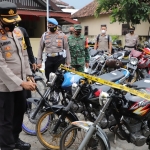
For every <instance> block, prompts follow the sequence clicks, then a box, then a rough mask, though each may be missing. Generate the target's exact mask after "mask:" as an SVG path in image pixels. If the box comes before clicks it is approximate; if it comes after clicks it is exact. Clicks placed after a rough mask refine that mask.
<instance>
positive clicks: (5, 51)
mask: <svg viewBox="0 0 150 150" xmlns="http://www.w3.org/2000/svg"><path fill="white" fill-rule="evenodd" d="M13 53H14V50H12V48H11V46H10V45H6V46H2V55H3V57H4V58H5V60H12V59H13Z"/></svg>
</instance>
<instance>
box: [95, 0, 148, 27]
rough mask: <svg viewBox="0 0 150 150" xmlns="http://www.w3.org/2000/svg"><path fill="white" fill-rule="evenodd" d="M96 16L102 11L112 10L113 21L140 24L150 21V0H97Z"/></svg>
mask: <svg viewBox="0 0 150 150" xmlns="http://www.w3.org/2000/svg"><path fill="white" fill-rule="evenodd" d="M96 1H97V3H98V5H97V9H96V11H95V16H96V17H98V16H99V14H100V12H102V11H111V12H112V13H111V22H112V23H113V22H116V21H118V22H120V23H131V24H133V25H134V24H140V23H141V21H149V23H150V0H96Z"/></svg>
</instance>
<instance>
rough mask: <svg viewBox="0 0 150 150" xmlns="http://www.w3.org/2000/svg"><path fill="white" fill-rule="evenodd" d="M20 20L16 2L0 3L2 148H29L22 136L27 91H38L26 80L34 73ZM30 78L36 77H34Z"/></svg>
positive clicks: (7, 149) (3, 149) (0, 121)
mask: <svg viewBox="0 0 150 150" xmlns="http://www.w3.org/2000/svg"><path fill="white" fill-rule="evenodd" d="M20 20H21V18H20V16H19V15H17V6H16V5H15V4H14V3H11V2H7V1H3V2H0V148H1V150H13V149H26V150H28V149H30V147H31V145H30V144H28V143H25V142H23V141H21V140H20V139H19V134H20V132H21V131H22V122H23V115H24V112H25V110H26V99H25V96H24V90H23V89H26V90H35V86H36V85H35V83H33V82H27V81H26V77H27V76H30V75H32V72H31V70H30V66H29V62H28V55H27V50H26V49H24V47H23V43H24V41H23V35H22V34H21V31H20V29H19V28H18V27H16V28H15V26H16V24H17V23H18V22H19V21H20ZM31 80H33V78H32V77H31Z"/></svg>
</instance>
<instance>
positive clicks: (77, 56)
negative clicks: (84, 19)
mask: <svg viewBox="0 0 150 150" xmlns="http://www.w3.org/2000/svg"><path fill="white" fill-rule="evenodd" d="M81 30H82V27H81V25H80V24H76V25H74V34H73V35H70V36H69V37H68V44H69V49H70V54H71V66H72V67H73V68H75V69H76V70H77V71H80V72H83V71H84V66H86V68H88V66H89V59H90V56H89V51H88V42H87V39H86V38H85V37H84V36H83V35H81Z"/></svg>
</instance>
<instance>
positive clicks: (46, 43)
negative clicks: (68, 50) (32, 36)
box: [45, 39, 51, 47]
mask: <svg viewBox="0 0 150 150" xmlns="http://www.w3.org/2000/svg"><path fill="white" fill-rule="evenodd" d="M50 46H51V40H50V39H48V40H45V47H50Z"/></svg>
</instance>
